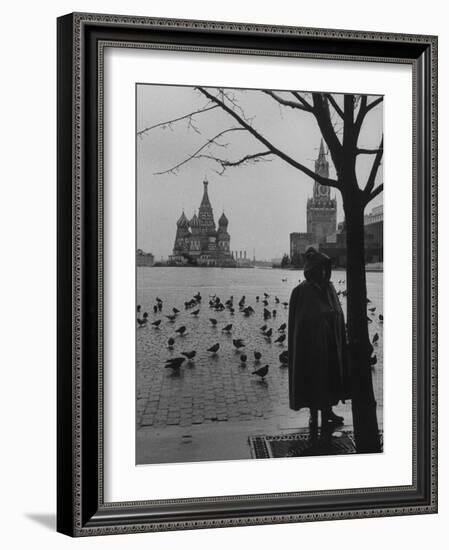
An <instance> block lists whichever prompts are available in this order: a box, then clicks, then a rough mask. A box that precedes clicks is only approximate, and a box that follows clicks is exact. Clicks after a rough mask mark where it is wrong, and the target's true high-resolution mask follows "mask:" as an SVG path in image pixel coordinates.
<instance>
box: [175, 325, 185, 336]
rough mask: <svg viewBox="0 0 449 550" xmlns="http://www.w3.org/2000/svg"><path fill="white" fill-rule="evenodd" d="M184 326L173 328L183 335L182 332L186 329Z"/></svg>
mask: <svg viewBox="0 0 449 550" xmlns="http://www.w3.org/2000/svg"><path fill="white" fill-rule="evenodd" d="M186 330H187V329H186V327H185V326H184V325H183V326H182V327H179V328H177V329H176V330H175V332H177V333H178V334H180V335H181V336H183V334H184V333H185V331H186Z"/></svg>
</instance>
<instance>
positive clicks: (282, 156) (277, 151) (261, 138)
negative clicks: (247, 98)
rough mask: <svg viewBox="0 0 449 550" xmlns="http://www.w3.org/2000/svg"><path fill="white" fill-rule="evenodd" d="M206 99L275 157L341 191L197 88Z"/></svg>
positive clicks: (335, 183) (217, 100) (335, 184)
mask: <svg viewBox="0 0 449 550" xmlns="http://www.w3.org/2000/svg"><path fill="white" fill-rule="evenodd" d="M197 89H198V90H199V91H200V92H201V93H202V94H203V95H204V96H205V97H207V98H208V99H209V100H210V101H213V102H214V103H215V104H216V105H219V106H220V107H221V108H222V109H223V110H224V111H225V112H226V113H228V114H229V115H230V116H231V117H232V118H234V120H236V121H237V122H238V123H239V124H240V126H241V127H242V128H243V129H245V130H247V131H248V132H249V133H250V134H251V135H252V136H254V137H255V138H256V139H257V140H258V141H259V142H260V143H262V144H263V145H265V147H266V148H267V149H268V150H269V151H271V152H272V153H273V154H274V155H276V156H277V157H279V158H280V159H282V160H284V161H285V162H287V163H288V164H290V165H291V166H293V167H294V168H297V169H298V170H300V171H301V172H303V173H304V174H306V175H307V176H309V177H311V178H312V179H314V180H316V181H318V182H319V183H321V184H322V185H329V186H330V187H335V188H337V189H340V186H339V183H338V182H337V180H334V179H331V178H325V177H323V176H320V175H319V174H316V173H315V172H314V171H312V170H310V169H309V168H307V166H304V165H303V164H301V163H299V162H298V161H297V160H295V159H293V158H292V157H290V156H289V155H287V154H286V153H284V151H281V150H280V149H278V148H277V147H275V146H274V145H273V144H272V143H271V142H270V141H269V140H268V139H267V138H265V137H264V136H263V135H262V134H261V133H260V132H258V131H257V130H256V129H255V128H254V127H253V126H251V125H250V124H248V122H246V121H245V120H244V119H243V118H242V117H241V116H239V115H238V114H237V113H236V112H235V111H234V110H233V109H231V108H230V107H229V106H228V105H226V104H225V103H224V102H223V101H222V100H220V99H219V98H218V97H216V96H214V95H213V94H211V93H210V92H209V91H208V90H207V89H205V88H202V87H198V88H197Z"/></svg>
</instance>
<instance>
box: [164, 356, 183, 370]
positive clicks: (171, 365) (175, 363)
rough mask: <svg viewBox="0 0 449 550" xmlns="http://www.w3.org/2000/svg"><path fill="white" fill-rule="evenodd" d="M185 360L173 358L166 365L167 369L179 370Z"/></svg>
mask: <svg viewBox="0 0 449 550" xmlns="http://www.w3.org/2000/svg"><path fill="white" fill-rule="evenodd" d="M185 360H186V359H185V357H173V359H167V361H166V363H165V368H166V369H175V370H177V369H179V367H180V366H181V365H182V364H183V363H184V361H185Z"/></svg>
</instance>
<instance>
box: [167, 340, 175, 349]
mask: <svg viewBox="0 0 449 550" xmlns="http://www.w3.org/2000/svg"><path fill="white" fill-rule="evenodd" d="M174 343H175V339H174V338H169V339H168V340H167V344H168V347H169V348H172V347H173V344H174Z"/></svg>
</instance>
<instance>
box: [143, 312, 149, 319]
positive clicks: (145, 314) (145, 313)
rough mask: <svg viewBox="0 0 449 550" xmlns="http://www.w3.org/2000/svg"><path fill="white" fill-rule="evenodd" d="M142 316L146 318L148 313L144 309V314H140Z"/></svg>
mask: <svg viewBox="0 0 449 550" xmlns="http://www.w3.org/2000/svg"><path fill="white" fill-rule="evenodd" d="M142 317H143V318H144V319H148V313H147V312H146V311H145V312H144V314H143V315H142Z"/></svg>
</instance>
